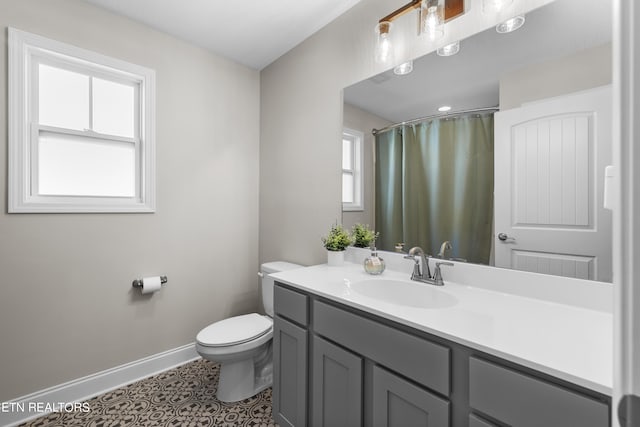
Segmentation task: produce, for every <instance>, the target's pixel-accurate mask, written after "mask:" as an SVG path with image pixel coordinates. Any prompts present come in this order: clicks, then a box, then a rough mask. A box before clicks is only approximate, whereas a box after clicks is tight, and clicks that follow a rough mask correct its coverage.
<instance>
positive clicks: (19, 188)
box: [8, 28, 156, 213]
mask: <svg viewBox="0 0 640 427" xmlns="http://www.w3.org/2000/svg"><path fill="white" fill-rule="evenodd" d="M40 63H44V64H47V65H54V66H55V67H58V68H61V69H67V70H72V71H80V72H82V73H83V74H87V75H90V76H94V77H99V78H104V79H106V80H110V81H115V82H119V83H125V84H131V85H134V86H136V87H137V90H136V91H135V92H136V107H137V108H136V110H135V111H136V112H137V114H138V117H136V120H135V122H136V123H137V125H136V126H135V132H134V133H135V135H134V137H133V138H121V137H115V136H111V135H104V134H99V133H97V132H94V131H92V130H83V131H73V130H69V129H61V128H56V127H52V126H43V125H39V124H38V123H36V120H35V117H33V116H34V115H36V114H35V113H33V112H34V108H35V107H37V105H38V104H37V102H38V100H37V99H36V96H37V88H36V87H34V86H37V81H36V79H35V76H37V74H36V73H35V71H34V70H35V69H36V67H37V66H38V64H40ZM40 132H53V133H56V134H61V135H64V134H66V135H77V136H82V137H87V138H99V139H100V140H113V141H118V142H128V143H132V144H135V152H136V161H135V163H136V188H135V196H133V197H99V196H50V195H40V194H38V192H37V182H38V181H37V173H38V169H37V163H36V162H37V158H38V157H37V156H38V151H37V150H38V135H39V134H40ZM8 148H9V159H8V160H9V161H8V196H9V197H8V210H9V213H48V212H52V213H61V212H155V209H156V185H155V169H156V165H155V157H156V156H155V71H154V70H151V69H149V68H145V67H142V66H139V65H135V64H131V63H128V62H125V61H122V60H119V59H115V58H111V57H108V56H104V55H101V54H98V53H95V52H92V51H89V50H86V49H81V48H78V47H76V46H72V45H69V44H66V43H61V42H58V41H55V40H51V39H48V38H45V37H41V36H38V35H35V34H31V33H27V32H25V31H21V30H17V29H15V28H9V147H8Z"/></svg>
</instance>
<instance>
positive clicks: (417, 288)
mask: <svg viewBox="0 0 640 427" xmlns="http://www.w3.org/2000/svg"><path fill="white" fill-rule="evenodd" d="M349 288H350V289H351V290H353V291H354V292H355V293H357V294H360V295H363V296H366V297H369V298H375V299H378V300H381V301H384V302H387V303H390V304H396V305H404V306H408V307H418V308H444V307H451V306H453V305H456V304H457V303H458V299H457V298H456V297H454V296H453V295H451V294H449V293H447V292H446V291H444V290H442V288H441V287H436V286H434V285H429V284H427V283H420V282H410V281H404V280H393V279H368V280H361V281H358V282H353V283H351V284H349Z"/></svg>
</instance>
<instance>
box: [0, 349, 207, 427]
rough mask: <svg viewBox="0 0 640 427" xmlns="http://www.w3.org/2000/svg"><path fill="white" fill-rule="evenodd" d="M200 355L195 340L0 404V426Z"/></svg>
mask: <svg viewBox="0 0 640 427" xmlns="http://www.w3.org/2000/svg"><path fill="white" fill-rule="evenodd" d="M199 357H200V356H198V353H197V352H196V349H195V345H194V344H193V343H191V344H187V345H184V346H182V347H178V348H174V349H172V350H168V351H165V352H162V353H158V354H154V355H152V356H149V357H145V358H144V359H139V360H136V361H134V362H131V363H126V364H124V365H120V366H116V367H115V368H111V369H107V370H105V371H102V372H98V373H95V374H92V375H88V376H86V377H83V378H78V379H76V380H73V381H69V382H67V383H64V384H59V385H57V386H54V387H50V388H47V389H44V390H40V391H37V392H35V393H31V394H28V395H26V396H22V397H19V398H17V399H14V400H12V401H10V402H3V403H0V426H7V427H9V426H16V425H18V424H20V423H23V422H25V421H28V420H30V419H33V418H37V417H41V416H43V415H45V414H47V413H49V412H53V411H51V410H49V411H46V410H44V411H43V410H42V409H43V407H44V408H46V406H47V404H49V406H51V405H54V406H56V407H58V406H60V404H61V403H72V402H83V401H85V400H87V399H90V398H92V397H95V396H97V395H99V394H102V393H105V392H108V391H111V390H114V389H116V388H118V387H122V386H124V385H127V384H131V383H133V382H136V381H138V380H141V379H143V378H147V377H150V376H152V375H155V374H158V373H160V372H163V371H166V370H169V369H172V368H175V367H176V366H180V365H184V364H185V363H188V362H191V361H193V360H196V359H198V358H199Z"/></svg>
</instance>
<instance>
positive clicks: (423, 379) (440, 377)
mask: <svg viewBox="0 0 640 427" xmlns="http://www.w3.org/2000/svg"><path fill="white" fill-rule="evenodd" d="M313 328H314V330H315V331H316V332H317V333H318V334H320V335H323V336H325V337H327V338H328V339H330V340H332V341H335V342H337V343H338V344H341V345H343V346H345V347H347V348H349V349H351V350H352V351H354V352H355V353H358V354H361V355H362V356H364V357H366V358H368V359H371V360H373V361H375V362H377V363H379V364H381V365H383V366H386V367H387V368H389V369H391V370H393V371H396V372H398V373H400V374H402V375H404V376H406V377H408V378H411V379H412V380H413V381H416V382H418V383H420V384H422V385H424V386H426V387H428V388H430V389H432V390H435V391H437V392H439V393H442V394H444V395H446V396H448V395H449V390H450V383H449V378H450V374H449V351H450V350H449V349H448V348H447V347H444V346H441V345H439V344H435V343H432V342H429V341H427V340H425V339H423V338H419V337H416V336H414V335H410V334H407V333H405V332H402V331H400V330H398V329H395V328H392V327H389V326H386V325H383V324H380V323H378V322H376V321H374V320H370V319H366V318H363V317H360V316H358V315H357V314H354V313H350V312H348V311H346V310H342V309H340V308H337V307H334V306H332V305H329V304H325V303H323V302H320V301H314V302H313Z"/></svg>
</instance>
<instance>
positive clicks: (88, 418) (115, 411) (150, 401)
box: [20, 360, 277, 427]
mask: <svg viewBox="0 0 640 427" xmlns="http://www.w3.org/2000/svg"><path fill="white" fill-rule="evenodd" d="M219 373H220V370H219V366H218V365H216V364H214V363H211V362H209V361H207V360H197V361H195V362H191V363H188V364H186V365H183V366H180V367H177V368H175V369H171V370H169V371H166V372H162V373H160V374H158V375H155V376H153V377H150V378H146V379H144V380H141V381H138V382H135V383H133V384H130V385H128V386H126V387H122V388H119V389H117V390H113V391H111V392H109V393H105V394H103V395H100V396H97V397H94V398H93V399H90V400H88V401H87V403H88V404H89V407H90V408H91V411H89V412H82V411H77V412H69V413H53V414H49V415H46V416H43V417H40V418H37V419H35V420H32V421H30V422H28V423H24V424H21V426H20V427H75V426H77V427H129V426H145V427H147V426H148V427H154V426H158V427H178V426H179V427H209V426H216V427H277V424H275V423H274V421H273V418H272V415H271V389H270V388H268V389H266V390H264V391H263V392H261V393H259V394H257V395H256V396H253V397H251V398H249V399H246V400H243V401H241V402H237V403H225V402H220V401H219V400H217V399H216V390H217V384H218V376H219Z"/></svg>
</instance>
